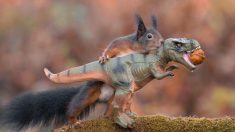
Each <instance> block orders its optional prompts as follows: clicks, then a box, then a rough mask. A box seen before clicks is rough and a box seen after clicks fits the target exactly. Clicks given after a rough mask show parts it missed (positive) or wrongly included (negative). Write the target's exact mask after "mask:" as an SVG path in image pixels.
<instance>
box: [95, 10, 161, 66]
mask: <svg viewBox="0 0 235 132" xmlns="http://www.w3.org/2000/svg"><path fill="white" fill-rule="evenodd" d="M136 22H137V32H136V33H132V34H129V35H126V36H123V37H119V38H116V39H114V40H113V41H111V42H110V43H109V44H108V46H107V47H106V48H105V50H104V52H103V53H102V56H101V57H100V58H99V61H100V63H105V62H106V61H107V60H108V59H109V58H112V57H116V56H123V55H126V54H131V53H134V52H137V53H148V52H149V51H151V50H152V49H155V48H156V47H157V46H159V45H160V43H161V41H163V37H162V35H161V34H160V33H159V32H158V31H157V18H156V17H155V16H151V27H150V28H149V29H148V32H143V31H146V30H147V29H146V27H145V25H144V22H143V20H142V18H141V17H140V16H139V15H136ZM142 37H147V38H146V39H142ZM153 38H154V39H155V40H154V41H153V42H151V43H149V42H148V40H149V39H153ZM156 41H157V42H156Z"/></svg>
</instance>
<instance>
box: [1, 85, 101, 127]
mask: <svg viewBox="0 0 235 132" xmlns="http://www.w3.org/2000/svg"><path fill="white" fill-rule="evenodd" d="M99 83H102V82H99V81H89V82H88V83H87V84H86V85H82V86H80V87H76V88H61V89H56V90H51V91H44V92H39V93H26V94H23V95H21V96H18V97H16V98H14V99H13V100H12V101H11V102H10V104H8V105H7V106H6V107H5V108H4V109H3V110H2V111H1V114H0V115H1V116H0V124H1V125H0V126H4V127H6V128H11V129H15V131H20V130H21V129H24V128H28V127H33V126H42V127H43V126H50V125H54V126H58V125H63V124H65V123H66V122H67V115H66V113H67V110H68V105H69V103H70V102H71V99H72V98H73V97H74V96H75V95H78V94H79V96H85V95H86V94H87V93H86V92H87V90H86V89H87V88H88V89H89V87H92V86H93V85H97V84H99ZM77 101H79V100H77ZM80 101H81V100H80ZM96 102H97V101H96ZM96 102H95V103H94V104H92V105H90V106H88V107H87V108H85V109H84V110H83V112H82V113H81V114H80V115H79V117H78V118H80V119H82V118H84V117H86V116H87V115H88V114H89V112H90V111H91V110H92V109H93V108H94V105H95V104H96Z"/></svg>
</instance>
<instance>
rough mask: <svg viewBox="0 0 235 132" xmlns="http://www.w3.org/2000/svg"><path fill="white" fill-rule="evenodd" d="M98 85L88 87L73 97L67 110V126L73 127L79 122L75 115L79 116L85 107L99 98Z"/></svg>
mask: <svg viewBox="0 0 235 132" xmlns="http://www.w3.org/2000/svg"><path fill="white" fill-rule="evenodd" d="M100 87H101V86H100V85H95V86H92V87H89V88H87V89H85V90H84V91H82V92H81V93H79V94H77V95H76V96H74V97H73V99H72V101H71V102H70V104H69V107H68V111H67V119H68V124H69V127H75V126H77V125H79V124H80V121H79V120H78V119H77V117H78V116H80V114H81V113H82V112H83V110H85V108H87V107H89V106H91V105H92V104H94V103H95V102H96V101H97V100H98V99H99V96H100V94H101V91H100Z"/></svg>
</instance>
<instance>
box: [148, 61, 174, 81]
mask: <svg viewBox="0 0 235 132" xmlns="http://www.w3.org/2000/svg"><path fill="white" fill-rule="evenodd" d="M149 67H150V70H151V73H152V74H153V76H154V77H155V78H156V79H157V80H161V79H163V78H165V77H167V76H174V74H173V72H171V71H166V72H163V70H162V69H161V68H160V66H159V65H158V64H157V63H151V64H150V66H149Z"/></svg>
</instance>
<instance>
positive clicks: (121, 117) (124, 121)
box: [114, 113, 135, 128]
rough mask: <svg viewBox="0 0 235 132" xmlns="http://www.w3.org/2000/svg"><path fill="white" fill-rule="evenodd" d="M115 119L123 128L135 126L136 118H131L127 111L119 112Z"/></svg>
mask: <svg viewBox="0 0 235 132" xmlns="http://www.w3.org/2000/svg"><path fill="white" fill-rule="evenodd" d="M114 121H115V122H116V123H117V124H118V125H120V126H121V127H123V128H133V124H134V122H135V121H134V119H132V118H130V117H129V116H128V115H127V114H125V113H119V114H118V115H117V116H116V117H114Z"/></svg>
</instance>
